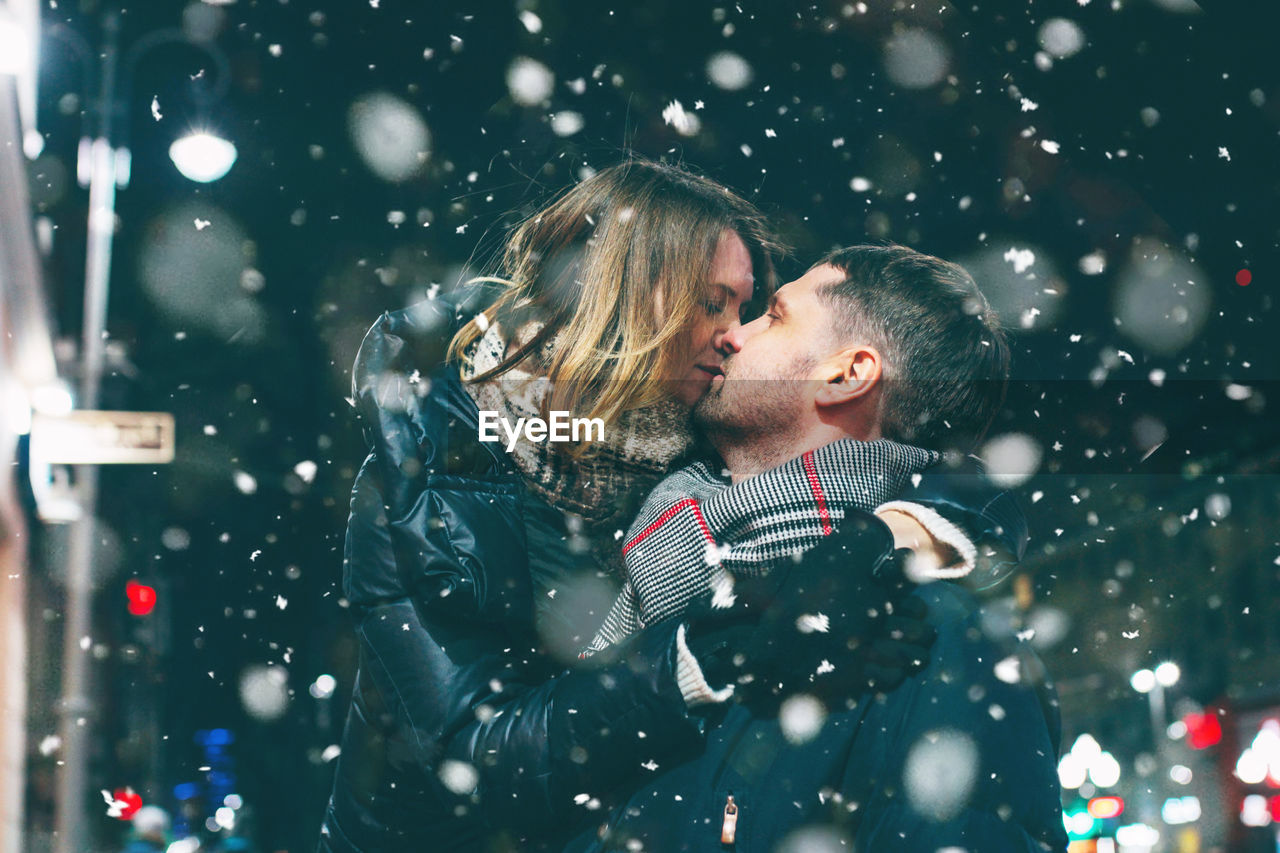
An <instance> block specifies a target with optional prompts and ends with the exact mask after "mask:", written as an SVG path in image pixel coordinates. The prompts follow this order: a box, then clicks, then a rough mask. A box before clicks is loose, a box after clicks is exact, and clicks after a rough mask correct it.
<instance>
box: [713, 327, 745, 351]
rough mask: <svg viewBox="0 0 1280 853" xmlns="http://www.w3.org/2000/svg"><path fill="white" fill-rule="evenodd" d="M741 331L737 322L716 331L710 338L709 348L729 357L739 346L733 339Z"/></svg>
mask: <svg viewBox="0 0 1280 853" xmlns="http://www.w3.org/2000/svg"><path fill="white" fill-rule="evenodd" d="M741 330H742V324H741V323H740V322H738V321H737V320H734V321H733V322H731V323H729V324H728V325H726V326H722V327H720V328H718V329H716V332H715V334H714V335H713V336H712V338H711V346H712V347H714V348H715V350H716V351H717V352H719V353H720V354H721V355H729V353H734V352H737V351H738V347H739V344H738V343H736V342H735V341H734V340H733V339H734V336H735V335H737V334H738V333H739V332H740V331H741Z"/></svg>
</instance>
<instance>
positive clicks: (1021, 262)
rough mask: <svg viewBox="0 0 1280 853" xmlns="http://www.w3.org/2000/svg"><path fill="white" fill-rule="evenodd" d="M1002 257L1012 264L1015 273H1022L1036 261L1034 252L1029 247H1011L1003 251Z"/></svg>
mask: <svg viewBox="0 0 1280 853" xmlns="http://www.w3.org/2000/svg"><path fill="white" fill-rule="evenodd" d="M1004 259H1005V260H1006V261H1008V262H1009V263H1011V264H1013V271H1014V272H1015V273H1019V274H1021V273H1024V272H1026V271H1027V270H1028V269H1030V267H1031V265H1032V264H1034V263H1035V262H1036V253H1035V252H1033V251H1031V250H1030V249H1019V248H1017V247H1013V248H1011V249H1009V250H1008V251H1007V252H1005V253H1004Z"/></svg>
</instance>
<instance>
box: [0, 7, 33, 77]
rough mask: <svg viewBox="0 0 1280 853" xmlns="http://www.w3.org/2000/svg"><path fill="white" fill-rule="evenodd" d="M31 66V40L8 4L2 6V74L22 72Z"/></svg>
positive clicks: (0, 64)
mask: <svg viewBox="0 0 1280 853" xmlns="http://www.w3.org/2000/svg"><path fill="white" fill-rule="evenodd" d="M30 66H31V41H30V39H28V37H27V33H26V31H25V30H24V29H23V28H22V26H21V25H19V24H18V22H17V20H16V19H15V18H14V17H13V13H12V12H10V11H9V7H8V6H0V74H14V75H17V74H22V73H24V72H25V71H26V70H27V69H28V68H29V67H30Z"/></svg>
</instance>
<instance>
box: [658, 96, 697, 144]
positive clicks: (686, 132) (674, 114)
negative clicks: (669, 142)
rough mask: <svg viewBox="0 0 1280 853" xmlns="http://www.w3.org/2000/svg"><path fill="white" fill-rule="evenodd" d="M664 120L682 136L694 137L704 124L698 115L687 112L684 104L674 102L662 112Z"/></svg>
mask: <svg viewBox="0 0 1280 853" xmlns="http://www.w3.org/2000/svg"><path fill="white" fill-rule="evenodd" d="M662 120H663V121H664V122H666V123H667V124H669V125H671V126H672V127H673V128H675V131H676V133H678V134H680V135H681V136H694V135H696V134H697V132H698V131H699V130H701V129H702V122H701V121H700V120H699V119H698V117H697V116H696V115H694V114H693V113H690V112H686V111H685V108H684V104H681V103H680V102H679V101H672V102H671V103H669V104H667V106H666V107H665V108H664V109H663V110H662Z"/></svg>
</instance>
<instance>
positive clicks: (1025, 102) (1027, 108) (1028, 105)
mask: <svg viewBox="0 0 1280 853" xmlns="http://www.w3.org/2000/svg"><path fill="white" fill-rule="evenodd" d="M1019 104H1020V105H1021V107H1022V111H1023V112H1024V113H1029V112H1031V111H1033V110H1038V109H1040V105H1039V104H1037V103H1036V102H1035V101H1033V100H1031V99H1030V98H1022V99H1021V100H1020V101H1019Z"/></svg>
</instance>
